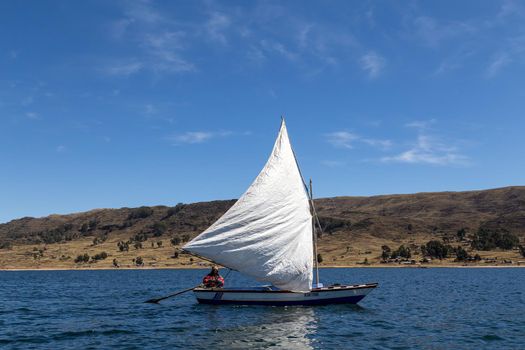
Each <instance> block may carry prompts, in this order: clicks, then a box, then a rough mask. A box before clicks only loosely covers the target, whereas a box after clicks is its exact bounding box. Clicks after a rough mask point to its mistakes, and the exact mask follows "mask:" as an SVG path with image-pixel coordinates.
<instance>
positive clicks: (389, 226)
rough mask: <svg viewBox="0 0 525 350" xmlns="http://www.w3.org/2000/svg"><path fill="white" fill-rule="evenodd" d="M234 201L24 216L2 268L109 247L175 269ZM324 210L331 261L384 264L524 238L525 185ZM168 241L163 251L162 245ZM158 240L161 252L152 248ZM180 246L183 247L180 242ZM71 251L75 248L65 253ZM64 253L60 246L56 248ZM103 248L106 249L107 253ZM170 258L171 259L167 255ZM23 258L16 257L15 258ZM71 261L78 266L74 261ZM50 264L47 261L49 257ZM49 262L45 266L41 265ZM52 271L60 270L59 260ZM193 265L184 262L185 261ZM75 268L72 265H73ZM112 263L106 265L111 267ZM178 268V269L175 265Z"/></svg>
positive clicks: (3, 234) (324, 202)
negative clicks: (471, 241)
mask: <svg viewBox="0 0 525 350" xmlns="http://www.w3.org/2000/svg"><path fill="white" fill-rule="evenodd" d="M233 203H234V200H229V201H213V202H203V203H193V204H178V205H177V206H175V207H166V206H155V207H140V208H121V209H96V210H92V211H88V212H84V213H76V214H69V215H50V216H48V217H44V218H29V217H26V218H22V219H17V220H13V221H11V222H8V223H5V224H0V247H3V249H0V268H1V267H6V266H9V267H17V266H19V265H20V264H22V265H20V267H27V266H26V264H24V263H23V261H24V259H29V260H31V259H32V260H31V264H30V265H31V266H36V267H38V266H43V265H42V263H41V259H40V258H41V257H42V256H43V255H45V254H43V253H42V252H40V253H39V254H37V253H34V252H33V253H31V250H30V248H31V249H34V251H41V250H42V248H41V247H44V246H45V247H46V249H53V248H52V247H60V249H61V250H60V249H59V250H57V252H56V254H59V251H60V252H67V253H68V254H70V255H67V254H61V255H60V256H55V259H56V260H57V261H58V260H60V261H62V262H63V264H59V265H60V266H62V265H63V266H64V267H67V266H70V265H71V266H75V265H74V264H73V262H72V259H73V257H74V256H72V255H71V254H73V255H74V254H76V253H82V252H84V251H91V252H95V251H97V249H99V248H100V249H102V248H104V249H106V251H107V253H109V255H110V256H115V257H122V258H126V259H127V258H128V257H131V256H137V255H139V254H142V255H144V253H146V251H145V250H141V249H146V247H147V248H148V249H150V248H151V249H153V248H155V251H152V250H150V251H148V252H147V253H148V254H149V255H148V256H149V257H150V258H152V259H153V260H154V262H153V263H151V264H150V265H151V266H159V265H158V264H157V262H158V261H164V262H165V263H164V265H165V266H170V264H171V263H172V261H171V260H166V259H168V258H169V257H170V256H171V255H173V247H171V246H170V243H169V242H170V240H171V239H172V238H175V237H178V239H180V240H181V241H184V240H187V239H189V238H191V237H194V236H195V235H197V234H198V233H200V232H201V231H203V230H204V229H206V228H207V227H208V226H209V225H210V224H211V223H213V222H214V221H215V220H216V219H217V218H219V217H220V216H221V215H222V214H223V213H224V212H225V211H226V210H227V209H228V208H229V207H230V206H231V205H232V204H233ZM316 207H317V211H318V214H319V217H320V220H321V224H322V226H323V227H324V231H325V232H324V235H323V237H322V238H321V239H320V242H319V249H320V251H321V252H322V253H323V254H325V256H326V257H328V258H329V259H328V260H327V259H326V258H325V259H324V260H325V262H327V261H329V262H330V263H331V264H343V263H345V264H347V263H355V262H357V261H361V260H362V259H363V256H364V257H367V256H368V257H369V259H371V260H372V261H373V260H374V259H377V258H378V255H379V254H380V247H381V245H383V244H389V245H391V246H394V247H396V246H397V245H399V244H407V245H411V246H412V247H414V248H416V247H418V246H419V245H420V244H422V243H425V242H426V241H428V240H430V239H433V238H437V239H444V240H445V241H446V240H452V241H453V240H454V239H455V235H456V232H457V231H458V230H459V229H462V228H465V229H466V230H467V233H473V232H475V231H477V230H478V229H479V228H480V227H486V228H492V229H494V228H497V229H506V230H508V231H510V232H512V233H513V234H515V235H517V236H518V237H520V239H521V240H522V241H523V240H524V239H525V187H506V188H499V189H492V190H483V191H469V192H439V193H417V194H408V195H383V196H373V197H335V198H325V199H318V200H316ZM118 241H124V242H126V241H127V242H129V243H130V245H132V246H133V244H134V242H141V243H142V245H143V246H145V247H143V248H140V247H138V248H136V250H134V249H133V248H130V250H129V251H124V252H120V251H119V249H118V247H117V246H116V243H117V242H118ZM158 241H163V242H164V245H163V246H160V247H159V246H157V245H156V244H157V243H156V242H158ZM151 242H154V245H155V247H151ZM146 243H147V244H146ZM175 243H177V242H175ZM67 247H71V249H69V248H68V249H69V250H68V249H66V248H67ZM57 249H58V248H57ZM100 249H99V250H100ZM16 254H18V255H16ZM162 254H164V255H166V256H164V255H162ZM15 255H16V257H15ZM68 259H71V261H68ZM44 260H45V259H44ZM42 261H43V260H42ZM45 261H46V264H44V265H45V266H48V267H53V266H57V263H53V259H48V260H45ZM182 261H186V262H187V261H188V259H186V260H184V259H183V260H177V263H180V262H182ZM68 264H69V265H68ZM106 265H107V264H106ZM175 265H176V264H175Z"/></svg>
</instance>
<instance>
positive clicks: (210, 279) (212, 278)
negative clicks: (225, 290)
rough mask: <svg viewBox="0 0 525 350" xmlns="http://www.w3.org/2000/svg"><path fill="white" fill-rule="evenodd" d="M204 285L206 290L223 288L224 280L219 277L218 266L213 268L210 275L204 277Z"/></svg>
mask: <svg viewBox="0 0 525 350" xmlns="http://www.w3.org/2000/svg"><path fill="white" fill-rule="evenodd" d="M202 284H204V287H206V288H222V287H223V286H224V278H222V276H221V275H219V269H218V268H217V266H212V268H211V271H210V273H209V274H207V275H206V276H204V279H203V280H202Z"/></svg>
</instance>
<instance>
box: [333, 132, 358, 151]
mask: <svg viewBox="0 0 525 350" xmlns="http://www.w3.org/2000/svg"><path fill="white" fill-rule="evenodd" d="M325 138H326V141H327V142H328V143H330V144H332V145H333V146H335V147H338V148H348V149H351V148H354V145H353V143H354V142H355V141H357V140H358V139H359V136H357V135H356V134H353V133H351V132H348V131H335V132H331V133H328V134H325Z"/></svg>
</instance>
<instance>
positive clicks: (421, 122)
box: [405, 119, 436, 130]
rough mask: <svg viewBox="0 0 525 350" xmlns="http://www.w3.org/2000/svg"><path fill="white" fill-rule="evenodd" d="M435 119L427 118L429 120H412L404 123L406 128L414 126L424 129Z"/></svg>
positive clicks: (434, 121)
mask: <svg viewBox="0 0 525 350" xmlns="http://www.w3.org/2000/svg"><path fill="white" fill-rule="evenodd" d="M435 123H436V120H435V119H429V120H414V121H413V122H410V123H406V124H405V126H406V127H407V128H414V129H418V130H426V129H429V128H430V126H431V125H433V124H435Z"/></svg>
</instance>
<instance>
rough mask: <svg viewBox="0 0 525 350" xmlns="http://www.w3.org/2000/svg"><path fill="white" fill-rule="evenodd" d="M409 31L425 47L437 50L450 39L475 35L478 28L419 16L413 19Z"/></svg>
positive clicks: (471, 24) (464, 23)
mask: <svg viewBox="0 0 525 350" xmlns="http://www.w3.org/2000/svg"><path fill="white" fill-rule="evenodd" d="M409 30H410V33H411V35H415V36H416V37H418V38H419V39H421V41H422V43H423V44H424V45H426V46H429V47H432V48H437V47H438V46H440V45H441V44H442V42H444V41H446V40H448V39H451V38H455V37H461V36H464V35H465V34H472V33H475V32H476V31H477V30H478V27H477V26H476V25H474V24H473V23H470V22H460V21H440V20H438V19H436V18H433V17H429V16H418V17H416V18H414V19H413V22H412V26H410V28H409Z"/></svg>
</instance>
